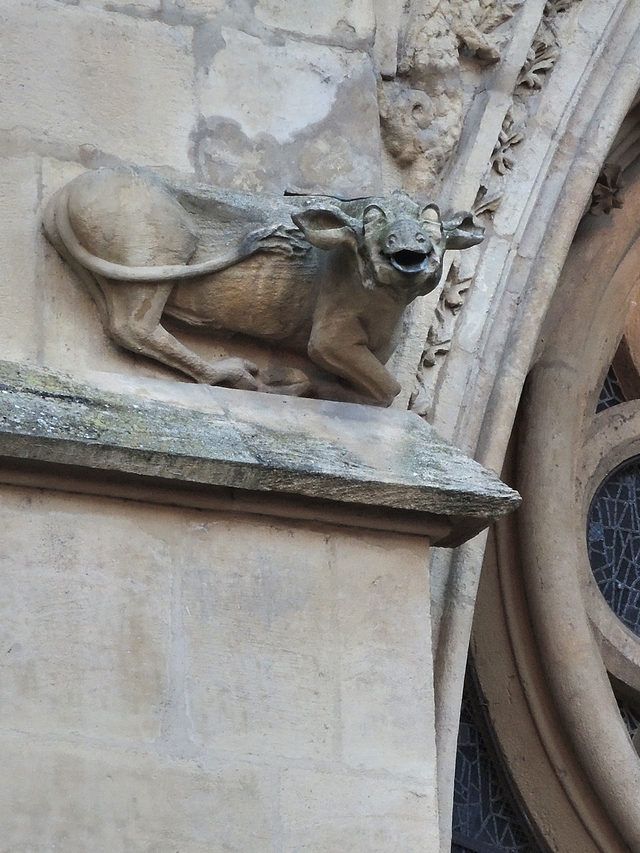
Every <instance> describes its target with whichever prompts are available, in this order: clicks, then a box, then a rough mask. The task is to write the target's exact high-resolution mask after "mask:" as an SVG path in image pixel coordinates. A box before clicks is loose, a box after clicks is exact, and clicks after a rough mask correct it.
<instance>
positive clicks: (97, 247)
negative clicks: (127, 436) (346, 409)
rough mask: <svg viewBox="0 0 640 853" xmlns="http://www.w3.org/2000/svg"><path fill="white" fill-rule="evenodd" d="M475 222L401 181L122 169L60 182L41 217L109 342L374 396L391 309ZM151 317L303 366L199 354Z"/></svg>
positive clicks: (388, 347) (313, 388) (361, 398)
mask: <svg viewBox="0 0 640 853" xmlns="http://www.w3.org/2000/svg"><path fill="white" fill-rule="evenodd" d="M483 230H484V229H483V228H482V227H481V226H478V225H477V224H475V223H474V221H473V217H472V215H471V214H470V213H468V212H466V211H462V212H460V213H457V214H455V215H453V216H452V217H451V218H449V219H447V220H444V221H443V219H442V218H441V216H440V212H439V210H438V207H437V206H436V205H434V204H426V205H419V204H417V203H416V202H414V201H412V200H411V199H410V198H409V196H407V195H405V194H404V193H402V192H396V193H394V194H393V195H392V196H390V197H387V198H364V199H355V200H353V201H343V200H340V199H337V198H331V197H328V196H288V197H280V196H275V195H273V196H270V195H266V194H258V193H248V192H234V191H231V190H223V189H217V188H215V187H203V186H201V185H190V184H180V185H178V184H175V183H171V182H170V181H168V180H165V179H163V178H161V177H160V176H159V175H157V174H155V173H153V172H151V171H149V170H142V169H136V168H124V167H120V168H113V169H112V168H105V169H98V170H96V171H95V172H85V173H84V174H82V175H80V176H79V177H78V178H75V179H74V180H73V181H72V182H71V183H70V184H68V185H67V186H66V187H64V188H63V189H62V190H61V191H60V192H59V193H58V194H57V195H56V196H54V198H53V199H52V200H51V202H50V203H49V206H48V208H47V212H46V216H45V231H46V233H47V236H48V237H49V239H50V240H51V242H52V243H53V244H54V246H56V248H57V249H58V250H59V251H60V253H61V254H62V256H63V257H64V258H65V259H66V260H67V261H68V262H69V263H70V264H71V266H72V267H73V268H74V269H75V270H76V272H77V273H78V275H79V276H80V278H81V280H82V281H83V282H84V283H85V285H86V286H87V287H88V289H89V291H90V293H91V295H92V296H93V298H94V301H95V302H96V305H97V307H98V310H99V311H100V314H101V318H102V321H103V325H104V329H105V332H106V333H107V335H108V336H109V337H110V338H111V339H112V340H113V341H114V342H115V343H116V344H118V345H119V346H121V347H124V348H125V349H128V350H129V351H131V352H134V353H136V354H139V355H144V356H147V357H149V358H151V359H155V360H156V361H158V362H160V363H162V364H164V365H167V366H169V367H171V368H173V369H175V370H178V371H180V372H181V373H183V374H185V375H187V376H189V377H190V378H192V379H194V380H195V381H196V382H202V383H206V384H210V385H220V384H222V385H229V386H231V387H236V388H244V389H246V390H262V391H275V392H277V393H281V394H283V393H284V394H292V395H310V396H318V397H324V398H328V399H336V398H337V399H342V400H349V401H354V402H367V403H374V404H377V405H385V406H388V405H389V404H390V403H391V402H392V401H393V399H394V397H395V396H396V395H397V394H398V393H399V392H400V390H401V388H400V385H399V384H398V382H397V381H396V379H395V378H394V377H393V376H392V375H391V374H390V373H389V372H388V371H387V369H386V368H385V367H384V364H385V362H386V361H387V360H388V358H389V357H390V355H391V353H392V352H393V350H394V349H395V346H396V343H397V340H398V335H399V330H400V328H401V322H402V316H403V312H404V310H405V308H406V307H407V305H409V303H411V302H412V301H413V300H414V299H415V298H416V297H417V296H420V295H424V294H426V293H429V292H430V291H431V290H433V289H434V288H435V287H436V286H437V285H438V283H439V281H440V277H441V275H442V269H443V255H444V252H445V250H446V249H463V248H467V247H468V246H473V245H475V244H477V243H479V242H480V241H481V240H482V235H483ZM164 320H170V321H171V320H173V321H175V322H178V323H180V324H183V325H186V326H191V327H195V328H198V329H199V330H200V331H202V332H204V333H207V334H209V335H214V336H215V335H216V334H219V333H224V334H226V335H227V336H229V334H230V333H236V334H240V335H243V336H245V337H247V338H251V339H255V341H256V344H257V342H258V341H261V342H264V343H265V344H267V345H270V346H271V347H272V348H275V352H276V354H277V351H278V350H289V351H291V352H293V353H298V354H299V355H300V357H302V356H305V357H306V358H307V364H308V367H309V369H308V370H300V369H286V368H285V367H282V366H278V363H277V359H276V367H275V369H274V368H273V367H271V368H270V369H269V370H266V371H265V370H261V369H260V368H259V365H257V364H255V363H254V362H253V361H252V360H249V359H248V358H244V357H231V358H222V359H219V360H216V361H214V362H213V363H211V362H208V361H207V360H205V359H204V358H202V357H201V356H200V355H199V354H198V353H197V352H196V351H195V350H192V349H190V348H188V347H187V346H185V345H184V344H183V343H182V342H181V341H180V340H179V337H176V336H175V335H174V334H171V333H170V332H169V331H168V329H167V328H165V326H164V325H163V321H164Z"/></svg>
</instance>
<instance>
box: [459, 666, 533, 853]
mask: <svg viewBox="0 0 640 853" xmlns="http://www.w3.org/2000/svg"><path fill="white" fill-rule="evenodd" d="M491 744H492V739H491V736H490V733H489V728H488V720H487V719H486V717H485V715H484V713H483V711H482V703H481V701H480V697H479V695H478V692H477V689H476V687H475V685H474V682H473V679H472V678H471V677H468V678H467V681H466V683H465V693H464V697H463V702H462V712H461V715H460V729H459V732H458V754H457V760H456V776H455V788H454V801H453V844H452V848H451V849H452V853H469V851H471V853H538V851H540V849H541V848H540V846H539V845H538V844H537V843H536V842H535V840H534V838H533V835H532V833H531V830H530V829H529V827H528V824H527V822H526V818H525V817H524V814H523V813H522V811H521V809H520V808H519V806H518V805H517V803H516V801H515V799H514V798H513V796H512V795H511V792H510V789H509V785H508V783H507V777H506V775H505V773H504V772H503V770H502V768H501V766H500V761H499V759H498V756H497V753H496V752H495V751H494V750H493V748H492V745H491Z"/></svg>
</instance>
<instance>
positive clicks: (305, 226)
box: [291, 207, 357, 249]
mask: <svg viewBox="0 0 640 853" xmlns="http://www.w3.org/2000/svg"><path fill="white" fill-rule="evenodd" d="M291 218H292V219H293V221H294V223H295V224H296V225H297V226H298V228H299V229H300V230H301V231H302V233H303V234H304V236H305V238H306V239H307V240H308V241H309V243H311V245H312V246H315V247H316V248H317V249H336V248H337V247H338V246H352V247H355V246H356V244H357V241H356V234H355V230H354V222H353V220H352V219H351V218H350V217H349V216H347V215H346V213H343V212H342V211H341V210H340V208H338V207H309V208H307V209H306V210H300V211H298V213H292V214H291Z"/></svg>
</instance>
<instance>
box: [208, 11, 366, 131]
mask: <svg viewBox="0 0 640 853" xmlns="http://www.w3.org/2000/svg"><path fill="white" fill-rule="evenodd" d="M222 35H223V37H224V41H225V47H224V49H223V50H221V51H219V52H218V53H217V54H216V55H215V57H214V59H213V62H212V64H211V66H210V67H209V68H208V69H206V70H205V71H202V72H200V74H199V92H200V106H201V110H202V113H203V114H204V115H205V116H214V115H215V116H224V117H225V118H229V119H233V120H234V121H237V122H238V124H239V125H240V126H241V128H242V130H243V131H244V133H246V134H247V136H249V137H253V136H256V135H257V134H259V133H266V134H269V135H270V136H273V137H274V138H275V139H276V140H278V142H289V141H291V139H293V137H295V136H296V134H298V133H300V131H302V130H304V129H305V128H307V127H309V125H312V124H316V123H317V122H319V121H322V119H324V118H325V117H326V116H327V115H328V113H329V111H330V110H331V108H332V106H333V104H334V102H335V99H336V95H337V91H338V88H339V86H340V83H341V81H342V80H343V78H344V77H345V76H347V75H348V74H349V72H350V71H351V72H353V62H354V60H353V58H352V57H351V55H350V54H349V53H347V52H346V51H342V50H337V49H334V48H330V47H326V46H324V45H317V44H312V43H304V42H297V41H292V40H287V43H286V45H284V46H279V45H277V46H276V45H269V44H265V43H264V42H262V41H261V40H260V39H258V38H255V37H254V36H250V35H247V34H246V33H243V32H240V31H239V30H231V29H228V28H223V30H222ZM256 80H260V81H261V85H260V86H256V85H255V81H256Z"/></svg>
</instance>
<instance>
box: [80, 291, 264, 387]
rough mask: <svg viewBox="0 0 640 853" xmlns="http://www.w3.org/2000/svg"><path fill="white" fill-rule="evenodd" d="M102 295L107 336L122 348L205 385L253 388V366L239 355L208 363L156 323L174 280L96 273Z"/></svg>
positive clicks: (255, 367)
mask: <svg viewBox="0 0 640 853" xmlns="http://www.w3.org/2000/svg"><path fill="white" fill-rule="evenodd" d="M96 279H97V280H98V282H99V284H100V287H101V289H102V292H103V293H104V297H105V305H106V311H107V315H108V326H105V331H106V332H107V334H108V335H109V337H110V338H111V339H112V340H113V341H115V342H116V343H117V344H119V345H120V346H121V347H124V348H125V349H128V350H131V352H135V353H138V354H139V355H146V356H148V357H149V358H153V359H155V360H156V361H160V362H162V364H166V365H168V366H169V367H173V368H175V369H176V370H180V371H181V372H182V373H186V375H187V376H190V377H191V378H192V379H195V380H196V382H202V383H203V384H207V385H222V384H224V385H230V386H231V387H233V388H245V389H247V390H254V389H255V388H256V387H257V382H256V380H255V379H254V378H253V376H252V374H253V373H255V372H257V370H258V367H257V365H255V364H253V362H250V361H246V360H245V359H243V358H225V359H222V360H221V361H217V362H214V363H213V364H209V363H208V362H206V361H204V359H202V358H200V356H198V355H196V353H194V352H192V351H191V350H190V349H188V348H187V347H185V346H184V344H181V343H180V341H179V340H178V339H177V338H174V336H173V335H172V334H170V333H169V332H168V331H167V330H166V329H165V328H164V327H163V326H161V325H160V320H161V317H162V312H163V310H164V306H165V304H166V302H167V299H168V298H169V294H170V293H171V291H172V289H173V287H174V283H173V282H167V283H163V284H154V283H150V284H138V283H136V284H125V283H124V282H113V281H110V280H109V279H105V278H102V277H98V276H96Z"/></svg>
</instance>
